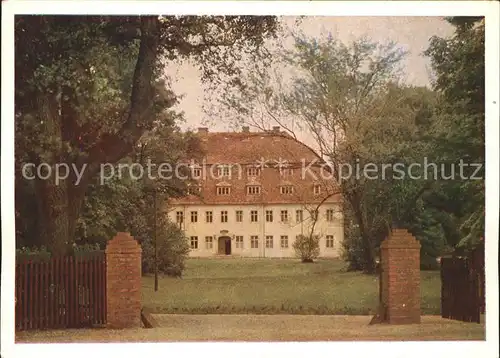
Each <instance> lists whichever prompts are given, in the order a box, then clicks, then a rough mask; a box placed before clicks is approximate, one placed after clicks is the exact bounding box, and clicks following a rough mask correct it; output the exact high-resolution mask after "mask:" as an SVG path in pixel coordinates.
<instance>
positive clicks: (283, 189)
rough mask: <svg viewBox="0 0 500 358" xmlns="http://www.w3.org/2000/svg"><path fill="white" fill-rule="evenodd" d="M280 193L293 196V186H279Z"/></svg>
mask: <svg viewBox="0 0 500 358" xmlns="http://www.w3.org/2000/svg"><path fill="white" fill-rule="evenodd" d="M280 192H281V194H283V195H291V194H293V186H292V185H282V186H280Z"/></svg>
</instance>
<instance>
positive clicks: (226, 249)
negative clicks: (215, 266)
mask: <svg viewBox="0 0 500 358" xmlns="http://www.w3.org/2000/svg"><path fill="white" fill-rule="evenodd" d="M218 254H219V255H231V238H230V237H229V236H221V237H219V245H218Z"/></svg>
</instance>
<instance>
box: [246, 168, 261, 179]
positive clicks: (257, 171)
mask: <svg viewBox="0 0 500 358" xmlns="http://www.w3.org/2000/svg"><path fill="white" fill-rule="evenodd" d="M259 175H260V169H259V168H247V176H249V177H257V176H259Z"/></svg>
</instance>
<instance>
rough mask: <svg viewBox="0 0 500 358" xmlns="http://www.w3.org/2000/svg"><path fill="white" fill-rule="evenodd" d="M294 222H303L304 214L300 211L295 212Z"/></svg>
mask: <svg viewBox="0 0 500 358" xmlns="http://www.w3.org/2000/svg"><path fill="white" fill-rule="evenodd" d="M295 221H297V222H298V223H301V222H302V221H304V212H303V211H302V210H296V211H295Z"/></svg>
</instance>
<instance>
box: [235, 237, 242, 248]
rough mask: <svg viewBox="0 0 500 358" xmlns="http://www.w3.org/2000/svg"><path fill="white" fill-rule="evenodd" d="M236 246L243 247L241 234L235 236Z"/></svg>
mask: <svg viewBox="0 0 500 358" xmlns="http://www.w3.org/2000/svg"><path fill="white" fill-rule="evenodd" d="M236 248H237V249H242V248H243V236H236Z"/></svg>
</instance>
